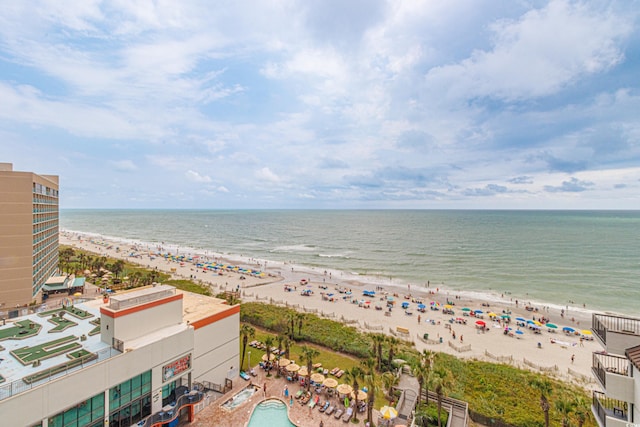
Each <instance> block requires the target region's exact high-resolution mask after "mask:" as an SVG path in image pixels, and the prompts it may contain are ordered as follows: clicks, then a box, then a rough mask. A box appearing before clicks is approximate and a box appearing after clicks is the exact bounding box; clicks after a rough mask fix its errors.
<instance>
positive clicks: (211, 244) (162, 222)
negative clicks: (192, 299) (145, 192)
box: [60, 210, 640, 316]
mask: <svg viewBox="0 0 640 427" xmlns="http://www.w3.org/2000/svg"><path fill="white" fill-rule="evenodd" d="M60 223H61V228H62V229H64V230H72V231H80V232H89V233H96V234H99V235H102V236H105V237H115V238H121V239H126V240H132V241H137V242H144V243H151V244H154V245H160V244H162V243H161V242H164V245H165V246H167V245H177V246H180V247H181V248H183V249H182V250H188V251H196V250H198V251H211V252H216V253H222V254H227V255H229V256H230V258H232V259H233V255H241V256H243V257H252V258H257V259H261V260H266V261H268V262H271V264H268V265H269V266H270V267H272V266H275V265H279V263H281V262H287V263H290V264H291V265H295V266H296V268H302V269H304V268H309V269H311V268H315V269H316V270H325V269H326V270H329V271H332V272H334V273H333V274H339V275H341V276H343V277H344V278H348V277H351V276H354V275H356V274H357V275H358V276H357V277H358V279H359V280H362V281H368V282H371V283H380V284H385V285H388V284H393V285H397V286H399V287H402V288H404V289H406V286H407V284H410V285H411V286H413V287H417V286H425V287H426V284H427V281H429V282H430V285H431V287H438V286H439V287H442V288H444V289H448V290H453V291H463V292H466V293H470V294H474V296H476V297H478V296H480V297H486V298H490V299H493V298H500V297H501V296H502V295H504V297H505V298H513V299H516V298H518V299H520V300H521V301H532V302H534V303H543V304H548V305H554V306H564V305H566V304H568V305H570V306H576V307H582V305H583V304H585V305H586V308H587V309H591V310H598V311H610V312H617V313H623V314H628V315H634V316H638V315H640V310H639V309H638V306H639V302H640V211H458V210H452V211H445V210H441V211H437V210H436V211H423V210H420V211H418V210H401V211H398V210H379V211H378V210H372V211H363V210H309V211H305V210H282V211H280V210H228V211H227V210H61V213H60ZM186 248H188V249H186ZM291 265H287V266H286V268H289V267H291ZM283 268H285V267H284V266H283ZM572 302H573V303H572Z"/></svg>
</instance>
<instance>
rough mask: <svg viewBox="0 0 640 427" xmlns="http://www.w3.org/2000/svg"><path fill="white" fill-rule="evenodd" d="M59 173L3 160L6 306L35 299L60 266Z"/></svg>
mask: <svg viewBox="0 0 640 427" xmlns="http://www.w3.org/2000/svg"><path fill="white" fill-rule="evenodd" d="M58 227H59V225H58V177H57V176H53V175H38V174H35V173H32V172H17V171H14V170H13V165H12V164H11V163H0V311H1V312H11V311H12V309H14V308H16V307H18V306H22V305H25V304H29V303H31V302H32V301H34V300H37V299H38V297H39V295H38V294H39V291H40V289H41V288H42V286H43V285H44V284H45V282H46V281H47V279H48V278H49V277H51V275H52V274H53V273H54V272H55V271H56V269H57V267H58Z"/></svg>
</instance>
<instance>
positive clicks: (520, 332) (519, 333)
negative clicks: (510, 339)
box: [516, 329, 524, 335]
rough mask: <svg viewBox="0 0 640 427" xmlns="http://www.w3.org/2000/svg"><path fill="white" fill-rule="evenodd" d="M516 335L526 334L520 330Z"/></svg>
mask: <svg viewBox="0 0 640 427" xmlns="http://www.w3.org/2000/svg"><path fill="white" fill-rule="evenodd" d="M516 334H518V335H524V332H522V331H521V330H519V329H518V330H517V331H516Z"/></svg>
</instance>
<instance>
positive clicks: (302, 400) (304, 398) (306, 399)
mask: <svg viewBox="0 0 640 427" xmlns="http://www.w3.org/2000/svg"><path fill="white" fill-rule="evenodd" d="M309 400H311V393H305V395H304V396H302V397H301V398H300V403H301V404H302V405H304V404H306V403H308V402H309Z"/></svg>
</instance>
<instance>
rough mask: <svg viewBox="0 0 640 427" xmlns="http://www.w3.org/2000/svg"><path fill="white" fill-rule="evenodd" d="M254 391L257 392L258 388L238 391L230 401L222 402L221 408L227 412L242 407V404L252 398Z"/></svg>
mask: <svg viewBox="0 0 640 427" xmlns="http://www.w3.org/2000/svg"><path fill="white" fill-rule="evenodd" d="M256 390H258V388H257V387H256V386H251V385H250V386H248V387H245V388H243V389H242V390H240V391H239V392H238V393H236V394H234V395H233V396H232V397H231V399H229V400H227V401H226V402H224V403H223V404H222V407H223V408H224V409H227V410H229V411H231V410H233V409H236V408H237V407H238V406H240V405H242V404H243V403H244V402H246V401H247V399H249V398H250V397H251V396H253V395H254V394H255V392H256Z"/></svg>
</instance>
